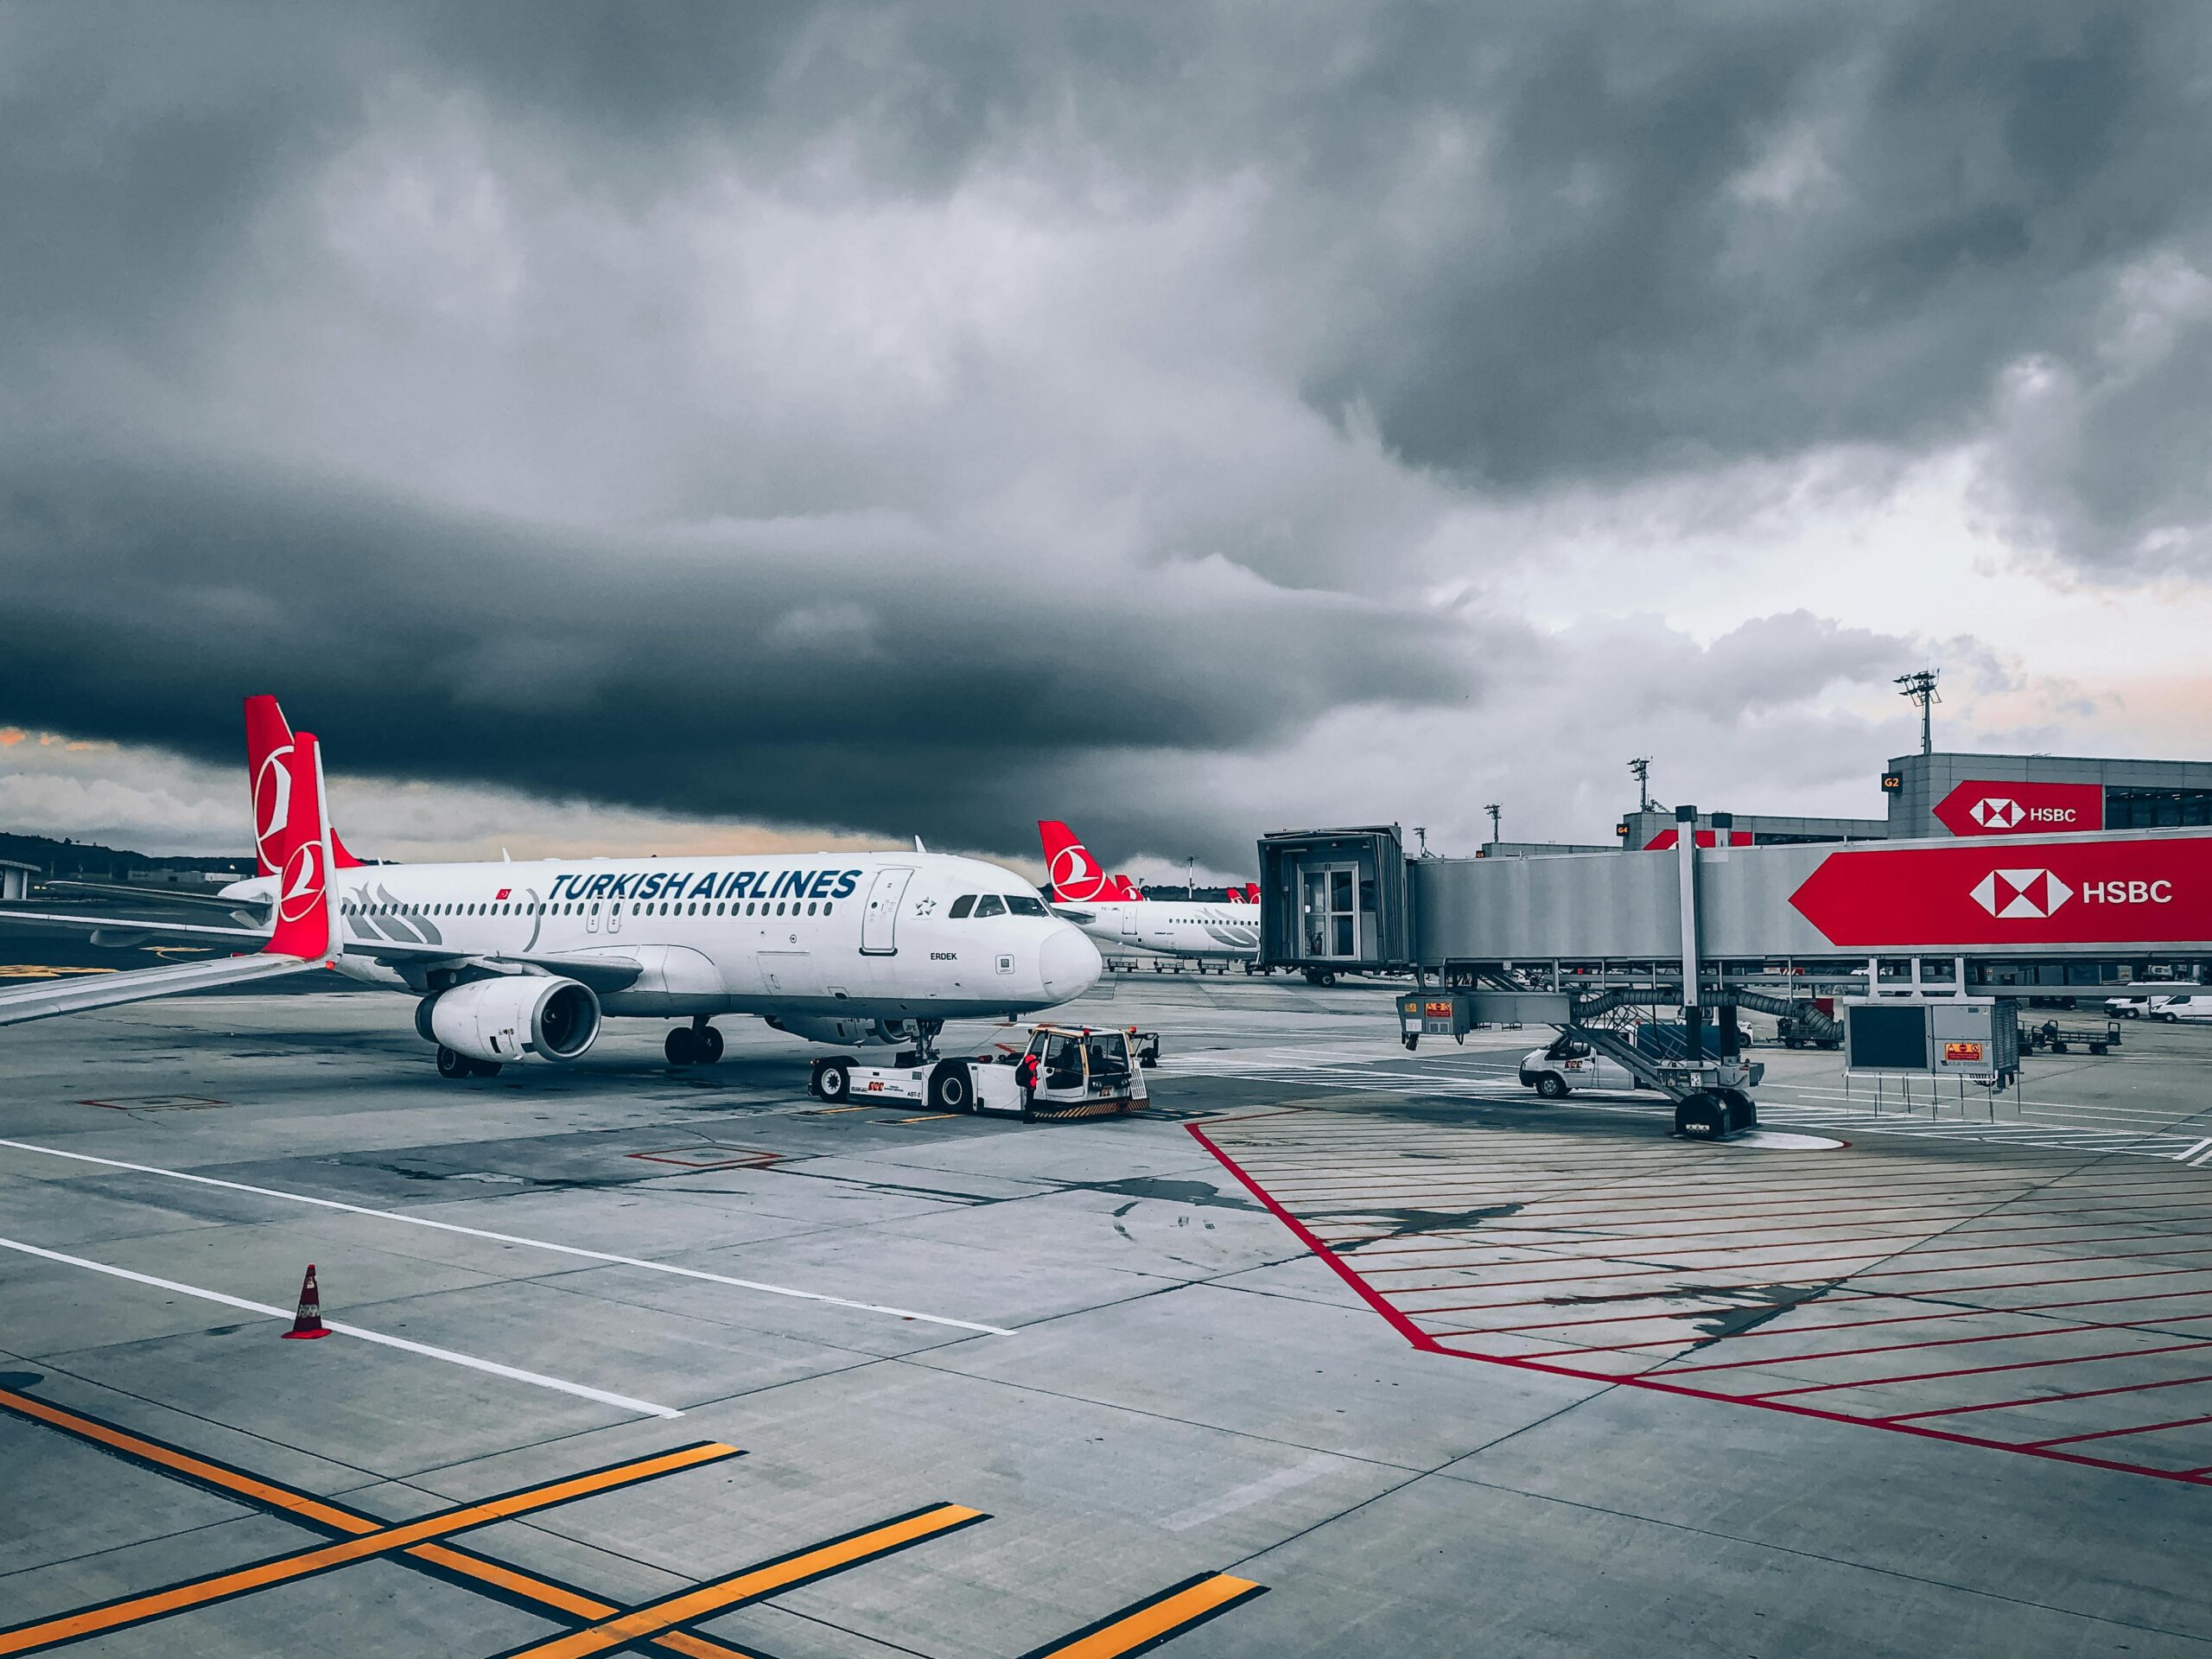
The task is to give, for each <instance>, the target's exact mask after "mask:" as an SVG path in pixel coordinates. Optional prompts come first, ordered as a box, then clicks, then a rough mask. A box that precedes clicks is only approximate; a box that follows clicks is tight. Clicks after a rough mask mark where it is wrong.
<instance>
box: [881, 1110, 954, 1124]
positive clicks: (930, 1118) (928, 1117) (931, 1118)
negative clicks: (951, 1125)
mask: <svg viewBox="0 0 2212 1659" xmlns="http://www.w3.org/2000/svg"><path fill="white" fill-rule="evenodd" d="M965 1116H968V1114H967V1113H965V1112H925V1113H923V1114H922V1116H919V1117H894V1118H893V1119H892V1120H891V1121H892V1122H893V1123H934V1122H938V1120H939V1119H940V1118H947V1117H965Z"/></svg>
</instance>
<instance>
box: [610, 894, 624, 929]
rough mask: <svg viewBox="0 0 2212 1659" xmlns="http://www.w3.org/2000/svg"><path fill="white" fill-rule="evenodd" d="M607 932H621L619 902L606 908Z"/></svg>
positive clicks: (620, 908)
mask: <svg viewBox="0 0 2212 1659" xmlns="http://www.w3.org/2000/svg"><path fill="white" fill-rule="evenodd" d="M607 931H608V932H610V933H620V931H622V906H621V903H620V900H617V901H616V902H615V903H613V904H611V905H609V906H607Z"/></svg>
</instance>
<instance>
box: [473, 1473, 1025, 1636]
mask: <svg viewBox="0 0 2212 1659" xmlns="http://www.w3.org/2000/svg"><path fill="white" fill-rule="evenodd" d="M987 1519H988V1516H985V1515H984V1514H983V1512H982V1510H971V1509H968V1508H966V1507H964V1506H963V1505H962V1504H958V1503H938V1504H933V1505H931V1507H930V1508H928V1509H926V1510H919V1511H918V1512H917V1513H915V1514H913V1515H909V1516H900V1517H899V1519H897V1520H895V1521H887V1522H882V1523H881V1524H880V1525H878V1526H874V1527H868V1528H865V1529H862V1530H861V1531H859V1532H855V1533H849V1534H848V1535H845V1536H844V1537H842V1538H833V1539H831V1540H829V1541H828V1542H827V1543H822V1544H816V1545H813V1546H811V1547H810V1548H806V1549H802V1550H799V1551H798V1552H797V1553H795V1554H790V1555H786V1556H784V1557H782V1558H781V1559H779V1560H773V1561H764V1562H762V1563H761V1564H760V1565H759V1566H757V1567H747V1568H746V1569H745V1570H744V1571H743V1572H741V1573H732V1574H731V1575H730V1576H729V1577H728V1578H726V1579H717V1580H715V1581H714V1582H713V1583H711V1584H702V1585H696V1586H693V1587H692V1588H691V1589H689V1590H679V1591H677V1592H676V1593H675V1594H673V1595H669V1596H664V1597H662V1598H661V1599H659V1600H658V1601H651V1602H647V1603H646V1604H645V1605H643V1606H641V1607H633V1608H632V1609H630V1610H629V1611H626V1612H625V1613H623V1614H621V1615H620V1617H618V1618H610V1619H607V1620H604V1621H602V1622H601V1623H600V1624H594V1625H590V1626H588V1628H586V1629H584V1630H569V1631H568V1632H566V1633H565V1634H563V1635H561V1636H556V1637H552V1638H551V1639H550V1640H548V1641H544V1642H537V1643H530V1644H529V1645H527V1646H524V1647H520V1648H512V1649H509V1650H508V1651H507V1652H506V1653H505V1654H504V1655H501V1656H500V1659H584V1656H587V1655H590V1654H594V1653H611V1652H613V1650H614V1649H617V1648H624V1647H627V1646H629V1645H630V1643H632V1642H638V1641H643V1640H646V1639H649V1638H651V1637H653V1636H655V1635H657V1634H658V1632H660V1631H662V1630H667V1629H668V1628H669V1627H670V1626H671V1625H674V1624H684V1623H686V1622H688V1621H690V1620H691V1619H695V1618H706V1617H708V1616H709V1614H714V1613H724V1612H728V1611H730V1610H731V1609H733V1608H735V1607H738V1606H740V1605H743V1604H744V1603H746V1602H748V1601H757V1600H759V1599H760V1598H761V1597H763V1596H770V1595H773V1594H775V1593H776V1592H778V1591H779V1590H788V1589H791V1587H792V1586H795V1585H798V1584H803V1583H804V1582H805V1581H806V1580H809V1579H816V1578H819V1577H821V1576H822V1575H823V1574H824V1573H834V1572H836V1571H837V1570H838V1569H839V1568H841V1567H856V1566H858V1565H859V1564H860V1563H861V1562H862V1561H867V1560H874V1558H876V1557H877V1556H879V1555H886V1554H890V1553H891V1552H892V1551H893V1550H895V1549H903V1548H906V1546H907V1545H909V1544H915V1543H919V1542H920V1541H922V1540H923V1539H925V1538H933V1537H936V1536H938V1535H940V1534H942V1533H945V1532H949V1531H951V1530H952V1529H954V1528H956V1527H964V1526H971V1525H973V1524H974V1523H975V1522H978V1521H982V1520H987Z"/></svg>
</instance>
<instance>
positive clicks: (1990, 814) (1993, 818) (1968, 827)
mask: <svg viewBox="0 0 2212 1659" xmlns="http://www.w3.org/2000/svg"><path fill="white" fill-rule="evenodd" d="M1936 821H1937V822H1938V823H1941V824H1942V826H1943V827H1944V828H1945V829H1948V830H1949V831H1950V832H1951V833H1952V834H1953V835H1955V836H2050V835H2069V834H2072V833H2074V832H2075V831H2077V830H2082V829H2103V828H2104V827H2105V789H2104V785H2102V784H1993V783H1984V782H1978V781H1974V780H1972V779H1969V780H1968V781H1967V782H1966V783H1963V784H1961V785H1959V786H1958V787H1957V788H1956V789H1955V790H1953V791H1951V792H1950V793H1949V794H1948V795H1946V796H1945V797H1944V798H1942V800H1941V801H1939V802H1937V803H1936Z"/></svg>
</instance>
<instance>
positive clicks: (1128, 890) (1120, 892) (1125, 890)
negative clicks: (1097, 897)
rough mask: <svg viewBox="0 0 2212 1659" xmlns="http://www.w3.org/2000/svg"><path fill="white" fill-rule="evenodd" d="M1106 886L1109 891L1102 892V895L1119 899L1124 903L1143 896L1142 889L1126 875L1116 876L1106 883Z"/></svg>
mask: <svg viewBox="0 0 2212 1659" xmlns="http://www.w3.org/2000/svg"><path fill="white" fill-rule="evenodd" d="M1108 887H1109V891H1108V892H1107V893H1105V894H1104V897H1106V898H1109V899H1119V900H1120V901H1122V903H1124V904H1127V903H1128V902H1129V901H1130V900H1132V899H1141V898H1143V897H1144V889H1143V888H1142V887H1139V886H1137V884H1136V883H1135V882H1134V881H1132V880H1129V878H1128V876H1126V875H1117V876H1116V877H1115V878H1114V879H1113V880H1112V881H1111V882H1109V884H1108Z"/></svg>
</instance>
